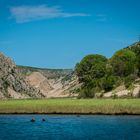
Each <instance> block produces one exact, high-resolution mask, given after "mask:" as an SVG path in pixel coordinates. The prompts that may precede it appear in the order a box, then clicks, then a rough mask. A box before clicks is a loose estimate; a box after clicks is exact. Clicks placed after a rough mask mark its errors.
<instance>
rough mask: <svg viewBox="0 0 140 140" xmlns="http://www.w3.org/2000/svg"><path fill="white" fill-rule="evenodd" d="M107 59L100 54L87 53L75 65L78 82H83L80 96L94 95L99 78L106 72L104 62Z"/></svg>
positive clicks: (105, 62)
mask: <svg viewBox="0 0 140 140" xmlns="http://www.w3.org/2000/svg"><path fill="white" fill-rule="evenodd" d="M107 61H108V59H107V58H106V57H104V56H102V55H98V54H95V55H88V56H86V57H84V58H83V59H82V60H81V62H80V63H78V64H77V65H76V67H75V71H76V74H77V76H78V78H79V82H81V83H83V86H82V89H81V94H80V96H82V97H94V94H95V91H96V90H97V89H98V85H99V79H100V78H102V77H104V76H105V74H106V64H107Z"/></svg>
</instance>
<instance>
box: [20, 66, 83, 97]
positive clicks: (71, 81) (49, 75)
mask: <svg viewBox="0 0 140 140" xmlns="http://www.w3.org/2000/svg"><path fill="white" fill-rule="evenodd" d="M18 69H19V70H20V72H21V73H22V75H23V77H25V79H26V80H27V81H28V82H29V83H30V85H32V86H34V87H35V88H37V89H39V90H40V91H41V92H42V94H43V95H44V96H45V97H46V98H60V97H74V96H77V95H78V93H75V91H76V90H77V89H78V88H79V87H80V84H79V82H78V79H77V77H76V75H75V74H74V72H73V70H72V69H41V68H33V67H25V66H18Z"/></svg>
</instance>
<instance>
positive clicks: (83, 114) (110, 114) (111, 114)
mask: <svg viewBox="0 0 140 140" xmlns="http://www.w3.org/2000/svg"><path fill="white" fill-rule="evenodd" d="M2 115H6V116H8V115H13V116H14V115H21V116H22V115H62V116H63V115H68V116H69V115H70V116H71V115H72V116H75V115H80V116H86V115H87V116H94V115H95V116H96V115H99V116H104V115H105V116H140V113H134V114H133V113H0V116H2Z"/></svg>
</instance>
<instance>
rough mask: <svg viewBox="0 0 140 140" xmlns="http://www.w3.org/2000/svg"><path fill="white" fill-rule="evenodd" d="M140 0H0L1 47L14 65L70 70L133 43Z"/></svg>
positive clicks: (137, 31)
mask: <svg viewBox="0 0 140 140" xmlns="http://www.w3.org/2000/svg"><path fill="white" fill-rule="evenodd" d="M139 6H140V0H0V51H1V52H3V53H4V54H6V55H8V56H9V57H11V58H12V59H13V60H14V61H15V62H16V64H18V65H28V66H34V67H45V68H73V67H74V66H75V64H76V63H77V62H79V61H80V60H81V59H82V58H83V57H84V56H85V55H88V54H102V55H105V56H106V57H111V56H112V55H113V53H114V52H115V51H116V50H119V49H121V48H123V47H126V46H128V45H130V44H132V43H134V42H136V41H138V35H139V34H140V8H139Z"/></svg>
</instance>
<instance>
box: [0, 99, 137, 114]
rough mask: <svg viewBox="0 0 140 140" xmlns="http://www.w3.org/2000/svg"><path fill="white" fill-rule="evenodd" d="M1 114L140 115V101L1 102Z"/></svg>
mask: <svg viewBox="0 0 140 140" xmlns="http://www.w3.org/2000/svg"><path fill="white" fill-rule="evenodd" d="M0 114H139V115H140V99H79V100H76V99H43V100H1V101H0Z"/></svg>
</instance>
